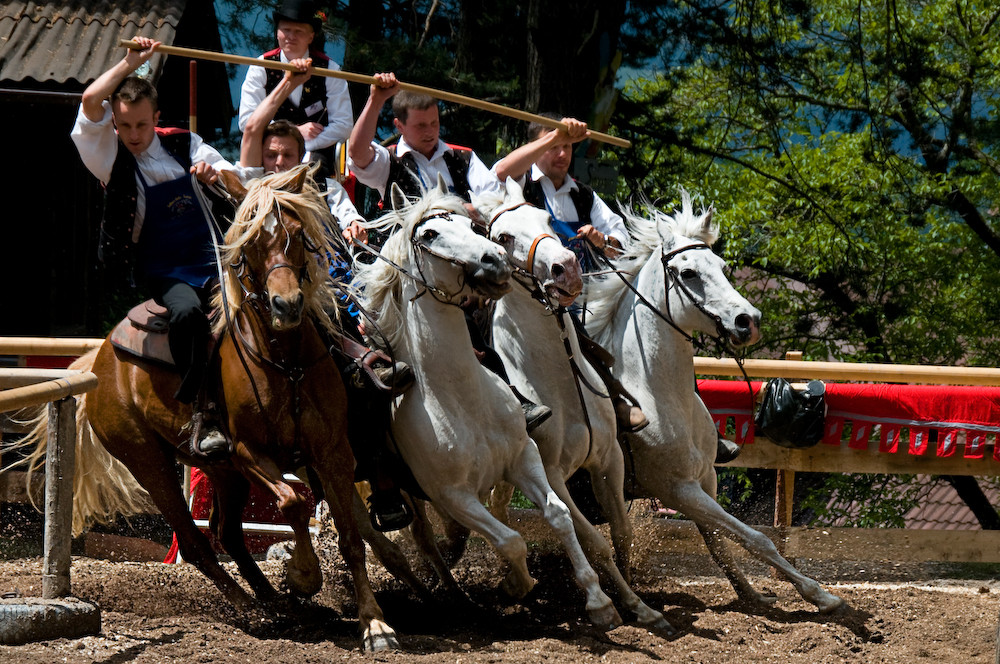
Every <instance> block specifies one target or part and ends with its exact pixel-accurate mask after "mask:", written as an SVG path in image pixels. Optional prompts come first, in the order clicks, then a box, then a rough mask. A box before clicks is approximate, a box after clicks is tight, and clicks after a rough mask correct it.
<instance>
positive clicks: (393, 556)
mask: <svg viewBox="0 0 1000 664" xmlns="http://www.w3.org/2000/svg"><path fill="white" fill-rule="evenodd" d="M351 514H352V515H353V517H354V522H355V523H357V524H358V531H359V532H360V533H361V538H362V539H363V540H364V541H366V542H368V544H369V545H370V546H371V548H372V553H374V554H375V557H376V558H378V559H379V562H381V563H382V566H383V567H385V568H386V569H387V570H389V573H390V574H392V575H393V576H394V577H396V578H397V579H398V580H400V581H402V582H403V583H405V584H406V586H407V587H408V588H409V589H410V590H411V591H413V594H414V595H416V596H417V597H419V598H420V599H422V600H425V601H426V600H429V599H430V598H431V592H430V590H428V589H427V586H425V585H424V584H423V582H422V581H421V580H420V579H418V578H417V575H416V574H414V573H413V569H412V568H411V567H410V562H409V561H408V560H407V559H406V556H405V555H404V554H403V551H402V549H400V548H399V546H398V545H397V544H396V543H395V542H393V541H392V540H391V539H389V538H388V537H386V536H385V535H384V534H383V533H380V532H379V531H377V530H375V528H373V527H372V524H371V521H369V519H368V510H366V509H365V504H364V501H362V499H361V496H360V495H359V494H358V492H357V491H355V492H354V496H352V500H351Z"/></svg>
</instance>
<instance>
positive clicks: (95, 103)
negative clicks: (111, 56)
mask: <svg viewBox="0 0 1000 664" xmlns="http://www.w3.org/2000/svg"><path fill="white" fill-rule="evenodd" d="M133 41H135V42H138V43H139V44H140V45H142V50H141V51H133V50H132V49H129V50H128V51H126V52H125V57H124V58H122V59H121V60H120V61H119V62H118V63H117V64H115V65H114V66H113V67H112V68H111V69H109V70H107V71H106V72H104V73H103V74H101V75H100V76H98V77H97V79H96V80H95V81H94V82H93V83H91V84H90V85H88V86H87V89H86V90H84V91H83V101H82V103H81V107H82V108H83V114H84V115H85V116H87V119H88V120H90V121H91V122H100V120H101V118H103V117H104V107H103V106H102V104H103V103H104V100H105V99H108V98H109V97H110V96H111V94H112V93H113V92H114V91H115V89H117V88H118V86H119V85H121V82H122V81H124V80H125V79H126V78H128V76H129V75H130V74H131V73H132V72H134V71H135V70H136V69H138V68H139V67H140V66H141V65H142V64H143V63H144V62H146V61H147V60H149V59H150V58H151V57H153V53H154V52H156V49H157V48H158V47H159V46H160V44H161V43H162V42H158V41H154V40H152V39H150V38H149V37H138V36H137V37H135V38H133Z"/></svg>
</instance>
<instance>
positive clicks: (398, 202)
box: [389, 182, 410, 211]
mask: <svg viewBox="0 0 1000 664" xmlns="http://www.w3.org/2000/svg"><path fill="white" fill-rule="evenodd" d="M389 200H390V201H391V202H392V209H393V210H396V211H399V210H402V209H403V208H405V207H406V206H407V205H409V203H410V201H409V200H408V199H407V198H406V194H404V193H403V190H402V189H400V188H399V185H398V184H396V183H395V182H393V183H392V190H391V191H390V195H389Z"/></svg>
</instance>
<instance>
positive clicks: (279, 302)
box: [271, 292, 305, 316]
mask: <svg viewBox="0 0 1000 664" xmlns="http://www.w3.org/2000/svg"><path fill="white" fill-rule="evenodd" d="M304 304H305V296H304V295H303V294H302V293H301V292H299V293H298V294H297V295H296V296H295V298H294V300H293V301H292V302H289V301H288V300H286V299H285V298H283V297H282V296H280V295H275V296H274V297H272V298H271V309H272V310H273V311H274V313H275V314H277V315H278V316H287V315H289V314H290V313H293V312H300V311H302V307H303V305H304Z"/></svg>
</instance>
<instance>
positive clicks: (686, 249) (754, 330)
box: [654, 190, 760, 348]
mask: <svg viewBox="0 0 1000 664" xmlns="http://www.w3.org/2000/svg"><path fill="white" fill-rule="evenodd" d="M681 200H682V207H681V210H680V211H679V212H675V214H674V215H673V216H670V215H666V214H663V213H660V212H656V211H654V220H655V222H656V231H657V233H658V235H659V237H660V243H661V245H660V246H661V249H660V263H661V265H662V269H663V277H664V284H665V289H666V292H665V294H664V301H665V304H666V313H667V315H668V316H670V317H672V318H673V319H674V320H675V321H676V323H677V325H678V326H679V327H680V328H682V329H685V330H695V331H699V332H704V333H706V334H709V335H712V336H714V337H716V338H718V339H719V340H720V341H725V342H727V343H729V345H731V346H732V347H734V348H739V347H742V346H747V345H750V344H752V343H755V342H756V341H757V340H758V339H759V338H760V311H759V310H758V309H757V308H756V307H754V306H753V305H752V304H750V303H749V302H748V301H747V300H746V298H744V297H743V296H742V295H740V293H739V292H738V291H737V290H736V289H735V288H734V287H733V285H732V283H730V281H729V279H728V277H727V276H726V273H725V265H726V264H725V261H723V260H722V258H720V257H719V256H717V255H716V254H715V253H714V252H713V251H712V244H714V243H715V241H716V240H717V239H718V237H719V229H718V226H717V225H716V224H714V223H713V221H712V214H713V212H714V209H713V208H712V207H709V208H708V209H707V210H703V211H702V212H701V213H700V214H698V215H695V214H694V212H693V211H692V207H691V197H690V195H689V194H688V193H687V192H686V191H684V190H681Z"/></svg>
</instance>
